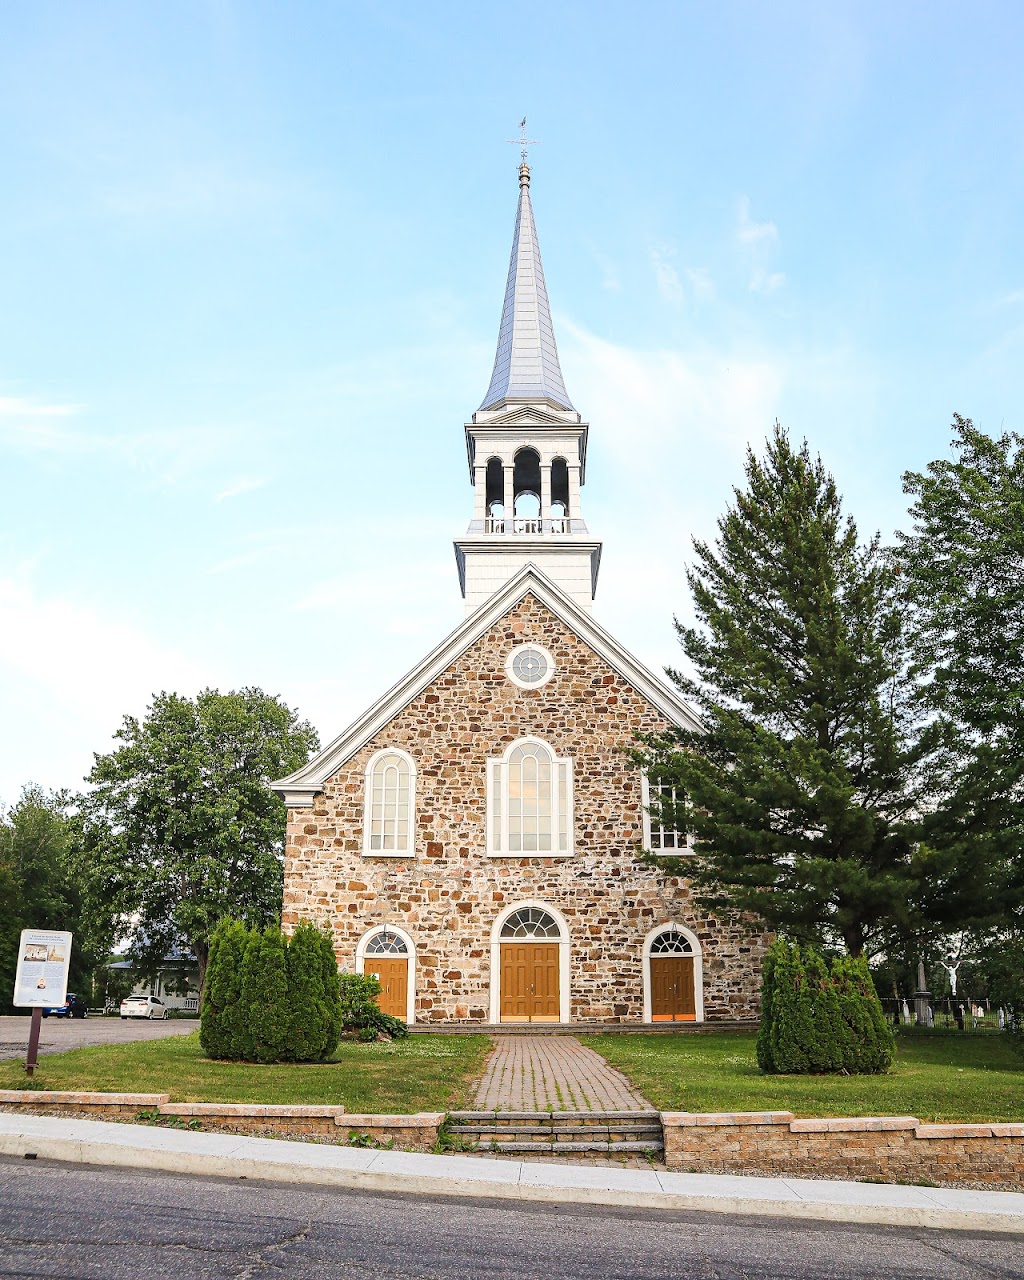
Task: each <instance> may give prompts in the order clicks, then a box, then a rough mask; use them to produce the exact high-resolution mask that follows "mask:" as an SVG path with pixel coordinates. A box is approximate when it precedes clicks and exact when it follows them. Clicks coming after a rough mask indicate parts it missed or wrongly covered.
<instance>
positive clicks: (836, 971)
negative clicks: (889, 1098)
mask: <svg viewBox="0 0 1024 1280" xmlns="http://www.w3.org/2000/svg"><path fill="white" fill-rule="evenodd" d="M894 1052H895V1040H894V1037H893V1033H892V1028H891V1027H890V1026H889V1024H888V1021H887V1020H886V1017H885V1014H884V1013H883V1011H882V1006H881V1004H880V1003H879V1000H878V995H877V993H876V991H875V987H874V984H873V983H872V981H871V974H870V972H869V971H868V966H867V961H866V960H865V959H864V958H863V956H861V957H858V958H856V959H854V958H852V957H850V956H839V957H837V958H836V959H834V960H833V961H832V963H831V965H829V964H826V962H825V959H824V958H823V957H822V956H821V954H820V953H819V952H817V951H815V950H814V948H813V947H803V948H801V947H800V946H799V945H798V944H796V943H788V942H785V941H783V940H782V939H777V940H776V941H775V942H774V943H773V944H772V946H771V947H770V948H769V951H768V955H767V956H766V959H765V965H764V970H763V981H762V989H761V1026H760V1029H759V1031H758V1036H757V1061H758V1065H759V1066H760V1068H761V1070H762V1071H765V1072H770V1073H779V1074H789V1075H798V1074H811V1073H827V1072H846V1073H849V1074H851V1075H852V1074H873V1073H877V1072H881V1071H887V1070H888V1069H889V1067H890V1066H891V1065H892V1059H893V1054H894Z"/></svg>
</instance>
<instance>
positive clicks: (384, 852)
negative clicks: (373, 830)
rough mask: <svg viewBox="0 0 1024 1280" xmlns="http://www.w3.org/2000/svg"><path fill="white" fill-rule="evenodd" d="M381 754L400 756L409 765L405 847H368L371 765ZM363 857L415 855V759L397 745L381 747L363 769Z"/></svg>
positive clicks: (371, 795) (371, 793)
mask: <svg viewBox="0 0 1024 1280" xmlns="http://www.w3.org/2000/svg"><path fill="white" fill-rule="evenodd" d="M382 756H400V757H401V758H402V759H403V760H404V761H405V763H406V764H407V765H408V766H409V845H408V847H407V848H405V849H371V848H370V816H371V815H370V806H371V805H372V803H373V788H372V786H371V781H370V780H371V777H372V774H373V766H374V765H375V764H376V763H377V761H378V760H380V758H381V757H382ZM361 852H362V856H363V857H364V858H415V857H416V761H415V760H413V758H412V756H411V755H410V754H409V753H408V751H402V750H401V749H400V748H399V747H381V749H380V750H379V751H375V752H374V753H373V755H372V756H371V757H370V758H369V760H367V762H366V769H365V770H364V771H363V845H362V851H361Z"/></svg>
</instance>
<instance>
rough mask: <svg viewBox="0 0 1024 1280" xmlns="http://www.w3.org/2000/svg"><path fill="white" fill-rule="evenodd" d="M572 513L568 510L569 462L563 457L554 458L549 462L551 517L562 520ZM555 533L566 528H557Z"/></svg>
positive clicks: (561, 531)
mask: <svg viewBox="0 0 1024 1280" xmlns="http://www.w3.org/2000/svg"><path fill="white" fill-rule="evenodd" d="M571 514H572V513H571V512H570V510H569V464H568V463H567V462H566V460H565V459H564V458H555V459H553V460H552V463H551V519H552V520H553V521H555V520H558V521H564V520H567V519H568V517H569V516H570V515H571ZM554 532H555V533H565V532H568V530H567V529H566V528H564V527H563V528H558V529H555V530H554Z"/></svg>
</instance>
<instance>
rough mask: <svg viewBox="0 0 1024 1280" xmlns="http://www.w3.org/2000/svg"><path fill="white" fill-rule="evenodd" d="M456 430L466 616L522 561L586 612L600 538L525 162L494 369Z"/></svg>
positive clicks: (581, 426)
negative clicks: (461, 448) (587, 500)
mask: <svg viewBox="0 0 1024 1280" xmlns="http://www.w3.org/2000/svg"><path fill="white" fill-rule="evenodd" d="M465 429H466V450H467V454H468V457H469V473H470V479H471V481H472V483H473V487H474V490H475V495H476V503H475V509H474V513H473V519H472V520H471V521H470V524H469V529H468V530H467V532H466V536H465V537H464V538H460V539H459V540H458V541H457V542H456V543H455V556H456V560H457V562H458V567H459V584H460V586H461V588H462V594H463V596H464V597H465V600H466V612H467V614H469V613H472V612H474V611H475V610H476V609H477V608H479V606H480V605H481V604H483V603H484V601H486V600H488V599H489V598H490V597H491V596H492V595H493V594H494V592H496V591H499V590H500V589H501V588H502V587H503V586H504V585H505V583H506V582H508V580H509V579H510V578H511V577H513V576H514V575H515V574H516V573H518V572H519V570H520V569H521V568H522V567H523V565H525V564H528V563H533V564H535V565H536V566H537V567H538V568H539V569H541V570H542V571H543V572H544V573H545V574H546V575H547V576H548V577H549V578H550V579H551V580H552V581H553V582H554V583H556V584H557V585H558V586H559V587H561V589H562V590H563V591H564V592H565V593H566V594H567V595H569V596H571V597H572V598H573V599H574V600H576V602H577V603H578V604H581V605H583V606H584V607H585V608H587V609H589V608H590V606H591V602H592V601H593V598H594V591H595V590H596V587H597V572H598V567H599V564H600V560H601V543H600V542H598V541H595V540H594V539H593V538H591V536H590V534H589V533H588V531H587V526H586V524H585V522H584V520H583V517H582V514H581V512H580V488H581V486H582V485H583V482H584V479H585V470H586V456H587V432H588V425H587V423H585V422H583V421H582V419H581V418H580V415H579V414H578V413H577V412H576V410H575V409H574V408H573V405H572V401H571V400H570V399H569V396H568V393H567V392H566V390H565V383H564V381H563V379H562V370H561V366H560V365H559V363H558V347H557V345H556V343H555V332H554V329H553V327H552V324H551V311H550V308H549V306H548V293H547V286H546V285H545V282H544V268H543V266H542V265H541V258H540V243H539V241H538V239H537V228H536V225H535V223H534V220H533V207H532V205H531V203H530V167H529V165H528V164H526V163H525V160H524V163H523V164H521V165H520V166H519V207H518V209H517V211H516V227H515V234H514V236H513V239H512V257H511V260H510V262H509V269H508V282H507V284H506V286H505V303H504V306H503V308H502V313H501V329H500V331H499V333H498V349H497V353H496V355H495V358H494V371H493V373H492V374H491V384H490V386H489V387H488V389H487V394H486V396H484V400H483V403H482V405H481V406H480V408H479V409H478V410H477V411H476V413H474V414H473V418H472V421H470V422H467V423H466V428H465Z"/></svg>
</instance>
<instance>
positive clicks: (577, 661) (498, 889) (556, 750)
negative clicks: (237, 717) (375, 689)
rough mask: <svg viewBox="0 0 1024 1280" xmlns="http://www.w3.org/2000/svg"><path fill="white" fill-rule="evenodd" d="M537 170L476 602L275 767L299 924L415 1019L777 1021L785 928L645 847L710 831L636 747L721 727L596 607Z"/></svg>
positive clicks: (468, 570)
mask: <svg viewBox="0 0 1024 1280" xmlns="http://www.w3.org/2000/svg"><path fill="white" fill-rule="evenodd" d="M519 182H520V194H519V206H518V210H517V214H516V225H515V234H514V238H513V245H512V256H511V261H510V265H509V275H508V284H507V287H506V293H505V300H504V306H503V311H502V320H501V327H500V331H499V336H498V349H497V354H496V357H495V363H494V370H493V373H492V377H491V383H490V386H489V388H488V391H487V395H486V396H485V397H484V400H483V403H482V405H481V407H480V408H479V409H478V410H477V412H476V413H475V414H473V416H472V418H471V419H470V421H469V422H468V423H466V425H465V436H466V449H467V459H468V465H469V476H470V480H471V482H472V485H473V490H474V510H473V517H472V519H471V521H470V524H469V527H468V529H467V531H466V534H465V535H464V536H463V537H462V538H460V539H458V540H457V541H456V543H455V555H456V563H457V568H458V574H459V582H460V586H461V588H462V594H463V597H464V599H465V606H466V617H465V619H464V621H463V622H462V624H461V625H460V626H459V627H458V628H457V629H456V630H455V631H453V632H452V633H451V635H449V636H448V637H447V638H446V639H445V640H443V641H442V642H441V644H440V645H438V646H437V648H436V649H435V650H434V651H433V652H432V653H430V654H429V655H428V656H427V657H426V658H425V659H424V660H423V661H422V662H421V663H420V664H419V666H417V667H416V668H415V669H414V670H413V671H411V672H409V674H408V675H407V676H406V677H405V679H404V680H403V681H401V682H400V683H399V684H398V685H396V686H395V688H394V689H392V690H390V691H389V692H388V693H387V694H385V695H384V697H383V698H381V699H380V700H379V701H378V702H377V703H375V704H374V706H372V707H371V708H370V709H369V710H368V711H367V712H366V713H365V714H364V715H363V716H361V717H360V718H359V719H358V720H357V721H356V722H355V723H354V724H352V725H351V726H349V728H348V729H347V730H346V731H345V732H344V733H343V734H342V735H341V736H340V737H338V738H337V739H335V741H334V742H332V743H331V744H330V745H329V746H328V747H326V748H325V749H324V750H323V751H321V752H320V754H319V755H318V756H316V757H315V758H314V759H313V760H311V761H310V762H309V764H308V765H306V766H305V767H304V768H303V769H301V770H299V771H298V772H297V773H295V774H292V775H291V776H289V777H288V778H283V779H281V780H280V781H279V782H277V783H275V784H274V785H275V789H276V790H277V791H278V792H279V794H280V795H281V796H282V797H283V798H284V800H285V803H286V804H287V806H288V835H287V842H286V849H285V881H284V904H283V913H282V921H283V924H284V927H285V928H286V929H289V928H293V927H294V926H295V924H297V923H298V921H299V920H302V919H309V920H312V921H314V922H317V923H320V924H327V925H328V926H329V927H330V928H331V930H332V931H333V934H334V938H335V950H336V954H337V956H338V963H339V965H340V966H341V967H342V969H347V970H349V971H355V972H365V973H369V972H372V973H375V974H377V976H378V977H379V978H380V981H381V985H382V992H381V997H380V1000H381V1004H382V1007H384V1008H385V1009H386V1010H387V1011H388V1012H389V1013H393V1014H395V1015H396V1016H398V1017H401V1018H403V1019H405V1020H406V1021H408V1022H409V1023H410V1024H415V1023H479V1024H488V1025H497V1024H500V1023H524V1022H536V1023H558V1024H577V1023H588V1022H596V1023H603V1022H612V1023H651V1022H703V1021H705V1020H709V1021H712V1020H716V1019H718V1020H733V1019H753V1018H756V1016H757V1012H758V988H759V982H760V965H761V957H762V955H763V952H764V947H765V945H766V938H765V937H764V935H762V934H758V933H756V932H751V931H749V930H745V929H742V928H740V927H738V926H727V925H724V924H723V923H721V922H720V921H718V920H717V919H715V918H713V917H711V916H709V915H708V914H707V913H705V912H703V911H701V910H700V909H699V908H698V907H697V905H696V903H695V902H694V899H693V895H692V893H691V891H690V887H689V883H688V881H687V880H686V879H685V878H681V877H675V876H666V875H663V874H661V873H660V872H659V871H658V870H657V869H656V868H654V867H652V866H651V865H650V864H649V863H647V862H645V861H644V860H642V859H641V858H640V857H639V856H638V853H639V850H640V849H642V848H645V849H649V850H653V851H654V852H658V851H665V852H672V853H674V854H681V855H682V856H684V857H685V856H686V851H687V847H688V846H687V841H686V837H685V835H683V834H682V833H676V832H673V831H667V830H664V829H662V828H660V827H658V826H657V825H656V824H655V825H654V827H653V828H652V823H651V818H650V815H649V813H648V810H647V802H648V798H649V788H650V786H651V785H656V784H652V783H651V782H649V780H648V779H646V778H645V777H643V775H642V774H641V772H640V770H639V769H638V768H637V767H636V765H635V764H634V763H633V762H632V760H631V759H630V757H629V755H628V748H629V747H630V745H631V744H632V742H633V741H634V735H635V734H637V733H657V732H661V731H663V730H665V729H666V728H667V727H669V726H670V725H684V726H688V727H694V726H695V725H696V720H695V717H694V713H693V712H692V710H691V709H690V708H689V707H688V706H687V704H686V703H685V702H683V701H682V700H681V699H680V698H679V697H678V695H677V694H676V693H675V691H674V690H672V689H671V688H669V687H668V686H667V685H665V684H664V683H663V682H662V681H661V680H659V679H658V678H657V677H656V676H654V675H653V674H652V673H651V672H650V671H648V670H647V669H645V668H644V667H643V666H642V665H641V664H640V663H639V662H637V660H636V659H635V658H633V657H632V656H631V655H630V654H629V653H628V652H627V651H626V650H625V649H623V648H622V646H621V645H619V644H618V643H617V642H616V641H615V640H614V639H613V638H612V637H611V636H610V635H609V634H608V633H607V632H606V631H604V630H603V629H602V628H601V627H600V625H599V624H598V623H597V622H596V621H595V620H594V618H593V616H592V604H593V599H594V594H595V592H596V588H597V578H598V571H599V567H600V558H601V543H600V542H599V541H598V540H596V539H595V538H594V537H593V536H592V535H591V534H590V532H589V530H588V529H587V526H586V523H585V521H584V519H583V517H582V512H581V506H580V491H581V489H582V487H583V484H584V482H585V473H586V454H587V440H588V424H587V423H585V422H584V421H583V420H582V418H581V416H580V414H579V413H578V412H577V411H576V409H575V408H574V406H573V405H572V403H571V401H570V399H569V396H568V394H567V392H566V389H565V385H564V381H563V378H562V373H561V368H560V366H559V361H558V351H557V346H556V343H555V337H554V330H553V328H552V324H551V315H550V310H549V306H548V298H547V290H546V285H545V281H544V273H543V267H542V264H541V258H540V248H539V242H538V239H537V232H536V227H535V224H534V219H533V210H532V205H531V200H530V171H529V167H528V166H527V165H526V164H525V163H524V164H523V165H522V166H521V167H520V171H519Z"/></svg>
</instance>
